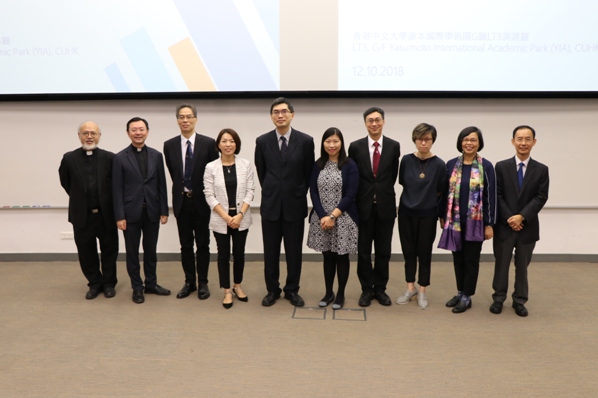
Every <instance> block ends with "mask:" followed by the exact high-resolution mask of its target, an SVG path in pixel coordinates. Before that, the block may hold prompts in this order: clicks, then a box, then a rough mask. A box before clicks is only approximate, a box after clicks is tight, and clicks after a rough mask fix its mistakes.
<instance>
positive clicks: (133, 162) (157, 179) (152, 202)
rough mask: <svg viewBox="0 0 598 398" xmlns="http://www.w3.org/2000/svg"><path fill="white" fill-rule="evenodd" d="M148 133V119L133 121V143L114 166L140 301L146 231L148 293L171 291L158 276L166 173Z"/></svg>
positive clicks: (118, 208)
mask: <svg viewBox="0 0 598 398" xmlns="http://www.w3.org/2000/svg"><path fill="white" fill-rule="evenodd" d="M148 133H149V125H148V123H147V121H146V120H145V119H142V118H140V117H134V118H132V119H131V120H129V121H128V122H127V134H128V135H129V138H130V139H131V145H129V146H128V147H126V148H125V149H123V150H122V151H120V152H119V153H117V154H116V156H115V157H114V163H113V167H112V193H113V197H114V216H115V219H116V225H117V226H118V229H120V230H121V231H123V235H124V237H125V247H126V249H127V272H128V273H129V277H130V278H131V285H132V287H133V302H134V303H137V304H141V303H143V302H144V301H145V298H144V296H143V292H144V290H143V281H142V280H141V275H140V272H139V271H140V265H139V242H140V240H141V234H142V232H143V272H144V274H145V293H152V294H158V295H161V296H167V295H169V294H170V290H168V289H164V288H163V287H161V286H160V285H158V282H157V277H156V264H157V262H158V259H157V254H156V246H157V245H158V231H159V230H160V223H162V224H166V223H167V222H168V203H167V197H166V175H165V174H164V161H163V160H162V154H161V153H160V152H158V151H156V150H155V149H153V148H150V147H148V146H147V145H145V140H146V139H147V135H148Z"/></svg>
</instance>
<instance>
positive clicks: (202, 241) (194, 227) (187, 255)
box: [176, 196, 210, 285]
mask: <svg viewBox="0 0 598 398" xmlns="http://www.w3.org/2000/svg"><path fill="white" fill-rule="evenodd" d="M176 223H177V229H178V231H179V242H180V244H181V262H182V264H183V272H184V273H185V283H188V284H190V285H195V284H196V280H197V281H198V282H199V284H200V285H207V284H208V270H209V268H210V228H209V225H210V217H209V216H208V217H202V216H200V215H199V214H198V212H197V211H196V210H195V206H194V205H193V199H192V198H188V197H186V196H185V198H184V200H183V206H182V207H181V212H180V213H179V216H178V217H177V219H176ZM194 243H195V245H196V246H197V268H196V266H195V262H196V255H195V254H194V253H193V244H194ZM196 272H197V278H196V277H195V274H196Z"/></svg>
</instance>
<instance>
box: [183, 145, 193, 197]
mask: <svg viewBox="0 0 598 398" xmlns="http://www.w3.org/2000/svg"><path fill="white" fill-rule="evenodd" d="M192 166H193V151H192V150H191V141H189V140H187V152H186V153H185V188H187V189H188V190H189V191H191V168H192Z"/></svg>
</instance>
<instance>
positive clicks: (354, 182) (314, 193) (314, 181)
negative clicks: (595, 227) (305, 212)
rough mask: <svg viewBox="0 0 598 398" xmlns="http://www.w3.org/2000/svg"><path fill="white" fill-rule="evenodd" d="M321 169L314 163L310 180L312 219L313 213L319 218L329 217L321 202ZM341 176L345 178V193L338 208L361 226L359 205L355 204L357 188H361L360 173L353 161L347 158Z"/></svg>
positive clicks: (343, 192)
mask: <svg viewBox="0 0 598 398" xmlns="http://www.w3.org/2000/svg"><path fill="white" fill-rule="evenodd" d="M320 171H321V170H320V168H319V167H318V163H317V162H316V163H314V168H313V170H312V173H311V179H310V180H309V194H310V196H311V202H312V204H313V209H312V210H311V213H310V214H309V217H310V218H311V215H312V213H313V212H314V211H315V212H316V214H317V215H318V217H319V218H322V217H325V216H327V215H329V214H328V213H326V212H325V211H324V208H323V207H322V202H321V201H320V192H319V191H318V177H319V176H320ZM341 175H342V178H343V191H342V198H341V201H340V202H339V203H338V204H337V205H336V207H337V208H338V209H339V210H340V211H342V212H343V213H344V212H347V213H348V214H349V216H350V217H351V219H352V220H353V222H355V224H357V225H359V217H358V215H357V204H356V203H355V196H356V195H357V188H359V171H358V170H357V164H356V163H355V161H353V159H351V158H347V162H346V163H345V164H344V165H343V168H342V169H341Z"/></svg>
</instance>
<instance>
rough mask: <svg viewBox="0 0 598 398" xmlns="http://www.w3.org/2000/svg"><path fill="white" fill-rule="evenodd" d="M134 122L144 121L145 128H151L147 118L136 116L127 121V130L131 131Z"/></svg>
mask: <svg viewBox="0 0 598 398" xmlns="http://www.w3.org/2000/svg"><path fill="white" fill-rule="evenodd" d="M134 122H143V123H144V124H145V128H146V129H148V130H149V123H148V122H147V120H145V119H144V118H141V117H139V116H135V117H134V118H133V119H131V120H129V121H128V122H127V131H129V125H130V124H131V123H134Z"/></svg>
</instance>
